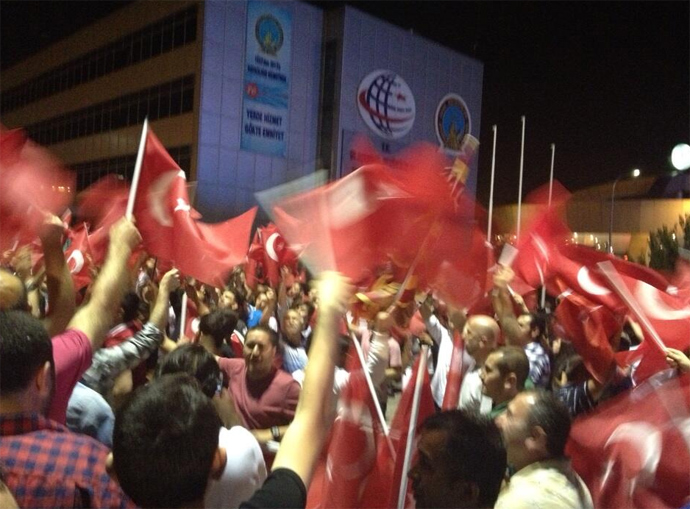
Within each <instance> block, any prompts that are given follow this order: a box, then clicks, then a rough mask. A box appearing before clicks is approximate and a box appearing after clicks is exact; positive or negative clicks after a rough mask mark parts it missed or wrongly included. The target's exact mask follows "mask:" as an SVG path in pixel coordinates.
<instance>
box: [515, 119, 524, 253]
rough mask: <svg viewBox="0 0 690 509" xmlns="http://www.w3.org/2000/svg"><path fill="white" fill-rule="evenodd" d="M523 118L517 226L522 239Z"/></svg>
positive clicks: (518, 234)
mask: <svg viewBox="0 0 690 509" xmlns="http://www.w3.org/2000/svg"><path fill="white" fill-rule="evenodd" d="M520 119H521V120H522V142H521V143H520V184H519V185H518V209H517V228H516V237H517V240H520V219H521V214H522V170H523V167H524V162H525V116H524V115H523V116H522V117H520Z"/></svg>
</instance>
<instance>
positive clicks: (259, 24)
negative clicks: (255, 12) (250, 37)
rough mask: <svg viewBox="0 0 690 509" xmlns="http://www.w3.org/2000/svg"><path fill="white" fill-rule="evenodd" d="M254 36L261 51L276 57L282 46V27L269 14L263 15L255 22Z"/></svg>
mask: <svg viewBox="0 0 690 509" xmlns="http://www.w3.org/2000/svg"><path fill="white" fill-rule="evenodd" d="M254 36H255V37H256V42H258V43H259V46H261V51H263V52H264V53H266V54H268V55H271V56H276V54H277V53H278V51H280V48H281V47H282V46H283V37H284V36H283V27H282V26H281V25H280V22H279V21H278V20H277V19H276V18H275V17H273V16H272V15H270V14H264V15H262V16H260V17H259V19H257V20H256V25H254Z"/></svg>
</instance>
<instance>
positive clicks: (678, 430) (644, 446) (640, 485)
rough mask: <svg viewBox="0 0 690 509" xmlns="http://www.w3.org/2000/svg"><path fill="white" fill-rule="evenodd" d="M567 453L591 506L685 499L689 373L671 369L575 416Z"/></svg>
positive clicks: (688, 488) (689, 480)
mask: <svg viewBox="0 0 690 509" xmlns="http://www.w3.org/2000/svg"><path fill="white" fill-rule="evenodd" d="M566 453H567V454H568V455H569V456H570V457H571V458H572V464H573V467H574V468H575V470H576V471H577V472H578V474H580V476H581V477H582V479H583V480H584V481H585V483H586V484H587V486H588V487H589V490H590V492H591V494H592V498H593V500H594V506H595V507H626V508H627V507H630V508H638V507H639V508H642V507H662V508H663V507H681V506H684V505H685V504H687V503H688V502H689V501H690V475H688V472H690V376H688V375H687V374H686V375H683V376H681V377H678V376H675V375H674V373H673V372H672V371H671V370H666V371H664V372H662V373H658V374H657V375H656V376H654V377H653V378H650V379H648V380H647V381H646V382H645V383H643V384H642V385H639V386H637V387H635V388H634V389H631V390H629V391H626V392H624V393H623V394H620V395H619V396H617V397H616V398H614V399H613V400H610V401H606V402H604V403H602V404H601V405H599V407H598V408H596V409H595V410H594V411H593V412H591V413H588V414H587V415H585V416H582V417H580V418H578V419H576V420H575V421H574V423H573V427H572V429H571V431H570V439H569V441H568V446H567V448H566Z"/></svg>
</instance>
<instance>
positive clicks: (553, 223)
mask: <svg viewBox="0 0 690 509" xmlns="http://www.w3.org/2000/svg"><path fill="white" fill-rule="evenodd" d="M570 234H571V231H570V229H569V228H568V227H567V226H566V224H565V223H564V222H563V221H562V220H561V219H560V218H559V217H558V216H557V215H556V214H555V213H553V212H552V211H550V210H548V209H546V210H545V211H544V212H543V213H541V214H540V215H539V216H538V217H537V218H536V219H535V220H534V222H533V223H532V225H531V226H530V227H529V228H528V229H527V230H526V231H525V232H524V233H523V235H522V237H521V238H520V241H519V242H518V244H517V246H516V248H517V250H518V253H517V255H516V256H515V258H514V260H513V261H512V264H511V267H512V269H513V270H514V271H515V274H516V276H518V277H519V278H520V279H522V281H524V282H525V283H526V284H527V285H529V286H531V287H533V288H538V287H540V286H543V285H544V284H546V282H547V280H548V278H549V277H551V273H552V270H553V269H554V267H555V266H556V265H557V263H555V262H556V258H557V257H558V251H557V246H559V245H561V244H563V243H564V240H565V239H566V238H568V237H569V236H570Z"/></svg>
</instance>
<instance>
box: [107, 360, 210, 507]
mask: <svg viewBox="0 0 690 509" xmlns="http://www.w3.org/2000/svg"><path fill="white" fill-rule="evenodd" d="M220 427H221V421H220V417H219V416H218V413H217V412H216V409H215V407H214V406H213V403H212V402H211V400H210V399H209V398H207V397H206V395H205V394H204V393H203V392H201V390H200V388H199V384H198V383H197V381H196V380H195V379H194V378H192V377H190V376H189V375H187V374H183V373H176V374H171V375H163V376H161V377H160V378H157V379H155V380H154V381H153V382H151V383H150V384H148V385H145V386H143V387H140V388H139V389H137V390H136V391H135V392H134V394H133V396H132V398H130V399H129V400H128V401H127V402H126V403H125V404H124V405H123V406H122V407H121V408H120V409H119V410H118V411H117V413H116V417H115V427H114V429H113V467H114V470H115V473H116V474H117V478H118V480H119V482H120V486H122V489H123V490H124V491H125V493H127V495H128V496H129V497H130V498H131V499H132V500H133V501H134V503H136V504H137V505H138V506H140V507H187V506H189V504H190V503H192V502H195V501H198V500H203V498H204V493H205V491H206V485H207V484H208V479H209V474H210V471H211V466H212V464H213V458H214V455H215V452H216V449H217V448H218V434H219V432H220Z"/></svg>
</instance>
